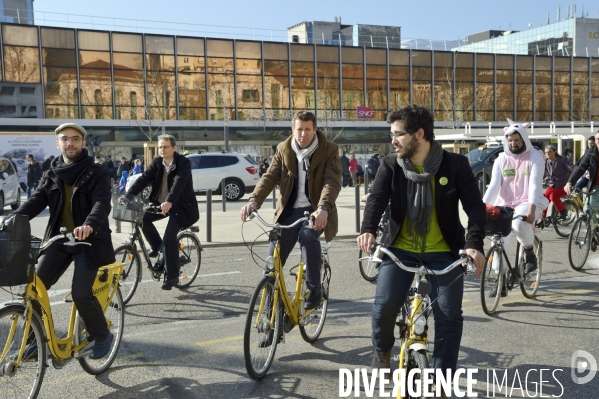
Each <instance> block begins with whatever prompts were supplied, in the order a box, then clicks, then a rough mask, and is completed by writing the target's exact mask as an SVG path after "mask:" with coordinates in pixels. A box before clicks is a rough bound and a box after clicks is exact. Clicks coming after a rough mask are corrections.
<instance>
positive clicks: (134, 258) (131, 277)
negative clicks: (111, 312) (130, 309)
mask: <svg viewBox="0 0 599 399" xmlns="http://www.w3.org/2000/svg"><path fill="white" fill-rule="evenodd" d="M114 257H115V258H116V261H117V262H122V263H124V264H125V269H124V270H123V274H121V279H120V282H119V284H120V286H121V293H122V294H123V304H125V305H126V304H127V303H129V301H130V300H131V298H133V294H135V290H136V289H137V285H138V284H139V282H140V281H141V259H140V258H139V254H138V253H137V248H136V247H134V246H130V245H122V246H120V247H118V248H117V249H116V250H115V251H114Z"/></svg>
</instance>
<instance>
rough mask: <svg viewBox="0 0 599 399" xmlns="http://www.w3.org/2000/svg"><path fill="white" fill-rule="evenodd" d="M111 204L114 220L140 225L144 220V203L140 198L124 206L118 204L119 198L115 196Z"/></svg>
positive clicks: (137, 197) (135, 198)
mask: <svg viewBox="0 0 599 399" xmlns="http://www.w3.org/2000/svg"><path fill="white" fill-rule="evenodd" d="M115 197H116V198H115V199H114V201H113V203H114V204H115V205H114V206H113V208H112V218H113V219H114V220H120V221H122V222H129V223H137V224H141V222H142V220H143V218H144V213H145V212H144V210H143V207H144V205H145V201H144V200H143V199H142V198H141V196H139V195H138V196H136V197H134V198H133V200H131V201H128V202H127V203H126V204H120V203H119V197H120V196H115Z"/></svg>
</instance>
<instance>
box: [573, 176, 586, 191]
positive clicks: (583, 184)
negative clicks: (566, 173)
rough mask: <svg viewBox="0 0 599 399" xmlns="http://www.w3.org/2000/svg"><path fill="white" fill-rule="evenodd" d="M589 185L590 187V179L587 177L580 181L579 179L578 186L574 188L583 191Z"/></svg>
mask: <svg viewBox="0 0 599 399" xmlns="http://www.w3.org/2000/svg"><path fill="white" fill-rule="evenodd" d="M588 185H589V179H587V178H586V177H581V178H580V179H578V181H577V182H576V185H575V186H574V187H576V188H577V189H579V190H582V189H583V188H585V187H586V186H588Z"/></svg>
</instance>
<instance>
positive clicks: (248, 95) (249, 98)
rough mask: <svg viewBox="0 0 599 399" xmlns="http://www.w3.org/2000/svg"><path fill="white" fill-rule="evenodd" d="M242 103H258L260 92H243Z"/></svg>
mask: <svg viewBox="0 0 599 399" xmlns="http://www.w3.org/2000/svg"><path fill="white" fill-rule="evenodd" d="M242 99H243V101H244V102H249V103H254V102H258V101H260V92H259V91H258V90H244V91H243V94H242Z"/></svg>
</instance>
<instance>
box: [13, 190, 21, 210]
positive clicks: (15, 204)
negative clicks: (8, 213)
mask: <svg viewBox="0 0 599 399" xmlns="http://www.w3.org/2000/svg"><path fill="white" fill-rule="evenodd" d="M20 206H21V190H17V202H15V203H14V204H12V205H11V206H10V208H11V209H12V210H15V209H19V207H20Z"/></svg>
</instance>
